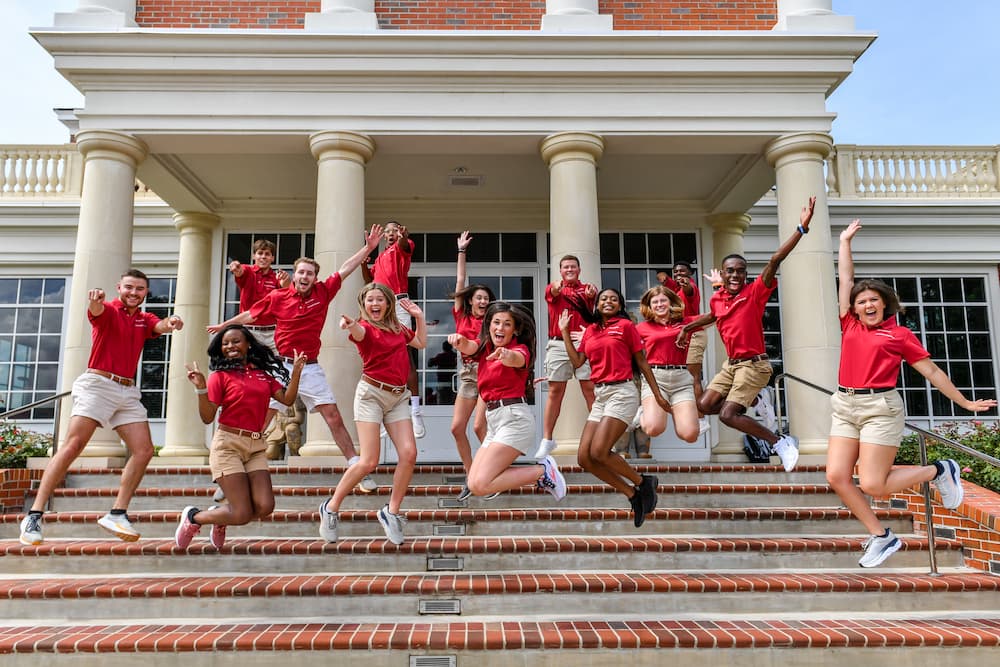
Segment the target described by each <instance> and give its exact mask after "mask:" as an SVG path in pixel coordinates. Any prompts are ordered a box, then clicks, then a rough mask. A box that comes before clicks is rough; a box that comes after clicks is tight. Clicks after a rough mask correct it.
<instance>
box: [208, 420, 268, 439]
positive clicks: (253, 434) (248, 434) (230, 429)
mask: <svg viewBox="0 0 1000 667" xmlns="http://www.w3.org/2000/svg"><path fill="white" fill-rule="evenodd" d="M219 430H220V431H225V432H226V433H232V434H233V435H241V436H243V437H244V438H250V439H251V440H260V439H261V438H263V437H264V434H263V433H261V432H260V431H248V430H246V429H245V428H236V427H235V426H226V425H225V424H219Z"/></svg>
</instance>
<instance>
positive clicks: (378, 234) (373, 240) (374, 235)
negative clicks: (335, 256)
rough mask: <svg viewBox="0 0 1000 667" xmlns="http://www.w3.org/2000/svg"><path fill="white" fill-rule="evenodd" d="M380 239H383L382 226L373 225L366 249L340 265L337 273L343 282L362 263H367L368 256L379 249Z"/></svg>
mask: <svg viewBox="0 0 1000 667" xmlns="http://www.w3.org/2000/svg"><path fill="white" fill-rule="evenodd" d="M380 238H382V226H381V225H372V228H371V231H369V232H368V236H366V237H365V245H364V247H362V248H361V250H359V251H357V252H356V253H354V254H353V255H351V256H350V257H348V258H347V260H346V261H345V262H344V263H343V264H341V265H340V269H339V270H338V271H337V272H338V273H339V274H340V279H341V280H346V279H347V276H349V275H351V273H353V272H354V269H356V268H358V267H359V266H360V265H361V263H362V262H364V261H365V259H366V258H367V257H368V255H370V254H372V250H374V249H375V248H377V247H378V241H379V239H380ZM369 282H370V281H369Z"/></svg>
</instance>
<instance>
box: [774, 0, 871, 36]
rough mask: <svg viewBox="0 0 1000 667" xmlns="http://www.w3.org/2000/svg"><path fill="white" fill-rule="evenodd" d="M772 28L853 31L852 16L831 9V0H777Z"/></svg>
mask: <svg viewBox="0 0 1000 667" xmlns="http://www.w3.org/2000/svg"><path fill="white" fill-rule="evenodd" d="M774 30H789V31H797V32H854V17H853V16H841V15H839V14H836V13H835V12H834V11H833V0H778V22H777V23H776V24H775V26H774Z"/></svg>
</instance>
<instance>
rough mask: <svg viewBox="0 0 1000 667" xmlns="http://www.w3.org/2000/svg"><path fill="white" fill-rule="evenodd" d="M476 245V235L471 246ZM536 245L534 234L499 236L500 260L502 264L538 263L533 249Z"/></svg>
mask: <svg viewBox="0 0 1000 667" xmlns="http://www.w3.org/2000/svg"><path fill="white" fill-rule="evenodd" d="M477 243H479V236H478V235H476V240H475V242H474V243H473V245H476V244H477ZM536 244H537V241H536V237H535V234H534V233H531V232H526V233H516V232H511V233H509V234H501V235H500V255H501V257H500V258H501V260H502V261H504V262H527V263H534V262H536V261H538V256H537V251H536V249H535V246H536ZM477 261H478V260H477Z"/></svg>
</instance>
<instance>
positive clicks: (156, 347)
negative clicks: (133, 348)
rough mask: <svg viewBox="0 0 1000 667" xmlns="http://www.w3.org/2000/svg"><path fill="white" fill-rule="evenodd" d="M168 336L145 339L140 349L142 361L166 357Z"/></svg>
mask: <svg viewBox="0 0 1000 667" xmlns="http://www.w3.org/2000/svg"><path fill="white" fill-rule="evenodd" d="M168 340H169V336H159V337H158V338H154V339H152V340H148V341H146V346H145V347H144V348H143V350H142V359H143V361H165V360H166V358H167V341H168Z"/></svg>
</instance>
